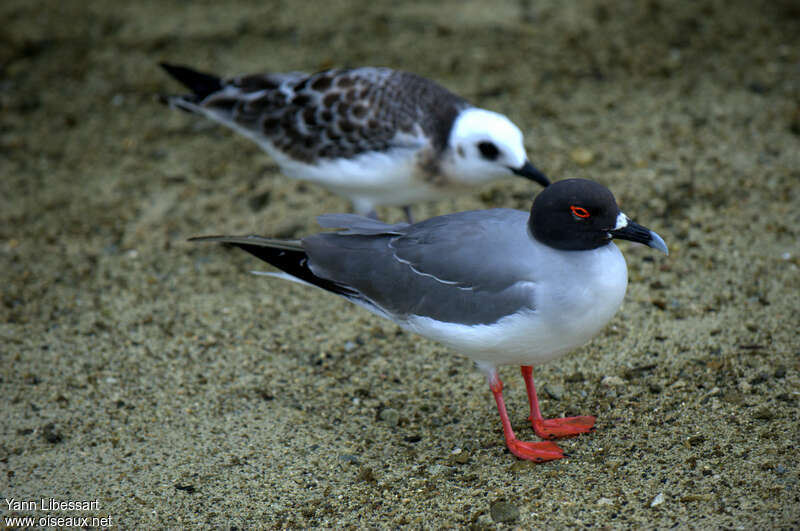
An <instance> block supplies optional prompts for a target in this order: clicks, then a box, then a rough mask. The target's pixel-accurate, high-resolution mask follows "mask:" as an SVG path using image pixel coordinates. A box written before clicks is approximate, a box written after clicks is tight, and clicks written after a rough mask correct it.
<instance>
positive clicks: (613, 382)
mask: <svg viewBox="0 0 800 531" xmlns="http://www.w3.org/2000/svg"><path fill="white" fill-rule="evenodd" d="M600 385H602V386H605V387H615V386H618V385H625V380H623V379H622V378H620V377H619V376H606V377H605V378H603V379H602V380H600Z"/></svg>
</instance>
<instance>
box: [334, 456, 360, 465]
mask: <svg viewBox="0 0 800 531" xmlns="http://www.w3.org/2000/svg"><path fill="white" fill-rule="evenodd" d="M339 460H340V461H344V462H345V463H350V464H353V465H357V464H359V460H358V457H356V456H354V455H352V454H342V455H340V456H339Z"/></svg>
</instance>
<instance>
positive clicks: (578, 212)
mask: <svg viewBox="0 0 800 531" xmlns="http://www.w3.org/2000/svg"><path fill="white" fill-rule="evenodd" d="M569 209H570V210H571V211H572V214H573V215H574V216H575V217H578V218H581V219H586V218H588V217H589V216H590V215H591V214H589V211H588V210H586V209H585V208H583V207H579V206H575V205H572V206H571V207H569Z"/></svg>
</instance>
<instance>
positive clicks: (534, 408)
mask: <svg viewBox="0 0 800 531" xmlns="http://www.w3.org/2000/svg"><path fill="white" fill-rule="evenodd" d="M520 370H521V371H522V378H523V379H524V380H525V388H526V389H527V390H528V403H529V404H530V407H531V416H530V417H528V418H529V419H530V421H531V424H532V425H533V431H535V432H536V435H538V436H539V437H541V438H542V439H557V438H559V437H572V436H574V435H579V434H581V433H588V432H590V431H592V430H594V422H595V420H597V419H596V418H595V417H589V416H582V417H564V418H557V419H545V418H542V412H541V411H540V410H539V398H538V397H537V396H536V387H535V386H534V385H533V367H531V366H530V365H522V366H521V367H520Z"/></svg>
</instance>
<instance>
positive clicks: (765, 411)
mask: <svg viewBox="0 0 800 531" xmlns="http://www.w3.org/2000/svg"><path fill="white" fill-rule="evenodd" d="M753 416H754V417H755V418H757V419H760V420H770V419H773V418H775V412H774V411H773V410H772V408H770V407H768V406H762V407H760V408H758V409H757V410H756V411H755V413H753Z"/></svg>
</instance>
